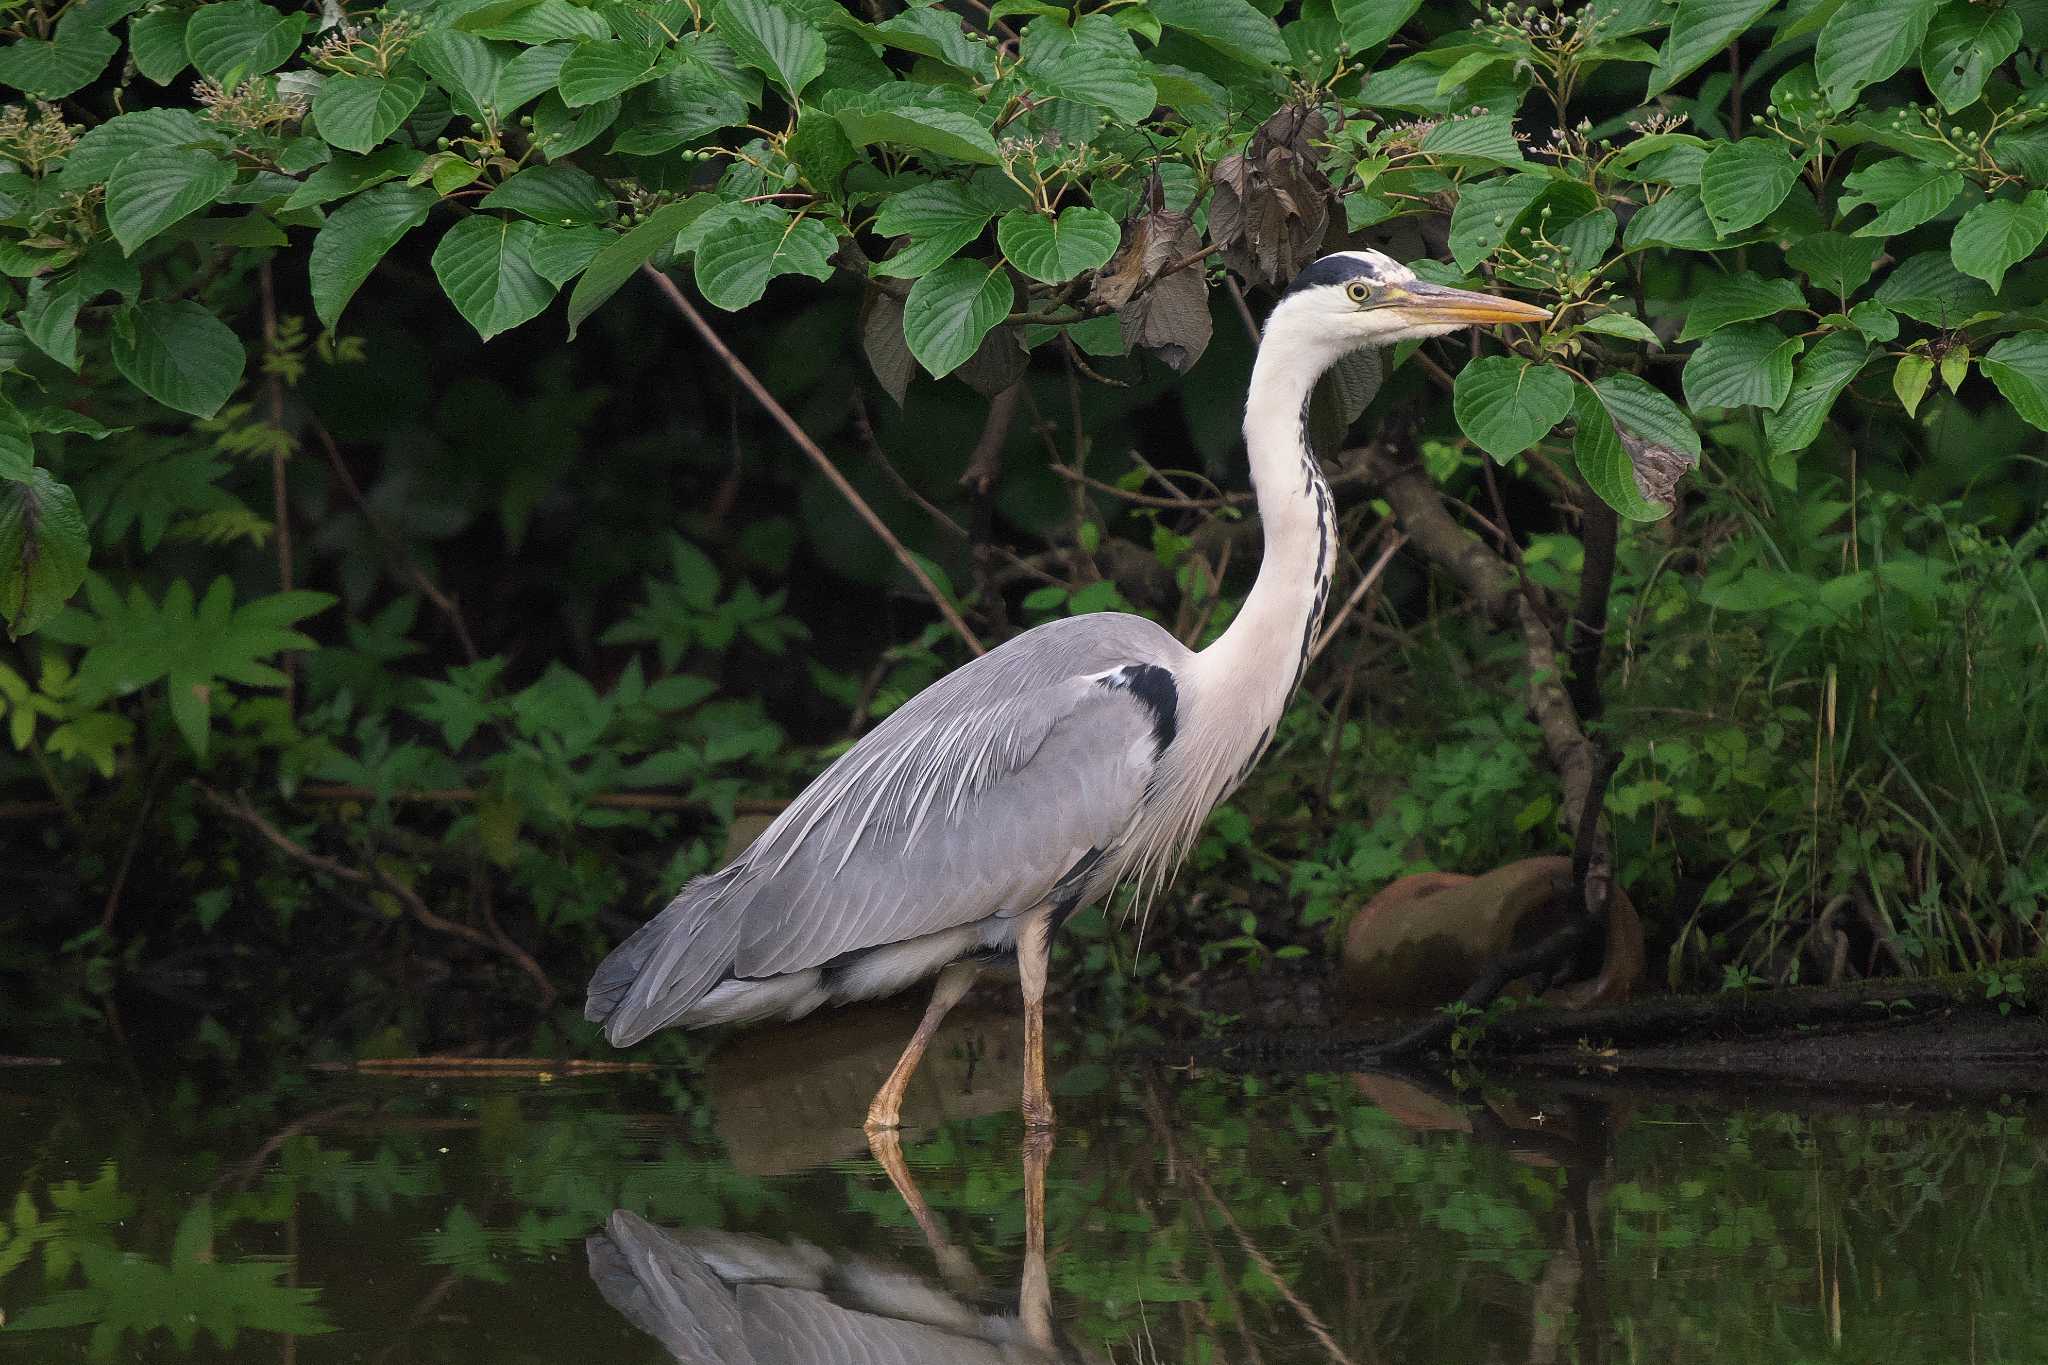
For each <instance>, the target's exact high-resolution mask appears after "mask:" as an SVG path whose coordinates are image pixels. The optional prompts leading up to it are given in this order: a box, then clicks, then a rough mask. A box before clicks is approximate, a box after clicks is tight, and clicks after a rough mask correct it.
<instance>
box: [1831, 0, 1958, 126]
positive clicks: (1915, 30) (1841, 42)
mask: <svg viewBox="0 0 2048 1365" xmlns="http://www.w3.org/2000/svg"><path fill="white" fill-rule="evenodd" d="M1941 5H1942V0H1843V3H1842V6H1841V8H1839V9H1837V10H1836V11H1835V12H1834V15H1833V16H1832V17H1831V18H1829V20H1828V21H1827V23H1825V24H1823V25H1822V26H1821V30H1820V41H1819V42H1818V43H1817V44H1816V45H1815V47H1814V54H1813V68H1814V74H1815V75H1816V76H1818V77H1819V78H1820V88H1821V93H1822V94H1823V95H1825V96H1826V97H1827V102H1828V107H1829V108H1830V109H1833V110H1836V111H1837V112H1839V111H1841V110H1844V109H1847V108H1848V107H1849V106H1850V105H1851V104H1854V103H1855V102H1856V94H1857V92H1858V91H1860V90H1861V89H1863V87H1864V86H1866V85H1870V84H1872V83H1874V82H1876V81H1881V80H1883V79H1884V78H1885V77H1887V76H1889V75H1891V74H1892V73H1893V72H1895V71H1897V70H1898V69H1899V68H1900V67H1902V66H1904V65H1905V64H1906V63H1907V62H1908V61H1910V60H1911V59H1912V57H1913V55H1914V54H1915V53H1917V52H1918V51H1919V50H1920V44H1921V41H1922V40H1923V39H1925V38H1926V37H1927V28H1928V24H1929V23H1930V22H1931V21H1932V20H1933V18H1934V12H1935V11H1936V10H1938V9H1940V8H1941Z"/></svg>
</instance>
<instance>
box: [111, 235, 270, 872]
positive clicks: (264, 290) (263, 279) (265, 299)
mask: <svg viewBox="0 0 2048 1365" xmlns="http://www.w3.org/2000/svg"><path fill="white" fill-rule="evenodd" d="M256 281H257V286H258V293H259V295H260V296H261V299H262V303H263V351H264V355H263V360H264V366H263V368H264V379H263V388H264V392H265V394H266V395H267V396H268V397H269V399H270V425H271V426H272V427H274V428H275V429H276V430H277V434H278V435H279V436H280V437H283V438H284V439H283V440H281V441H280V442H279V443H278V444H277V445H276V446H275V447H274V448H273V449H272V450H271V452H270V503H271V519H272V521H273V522H274V523H275V524H276V527H277V590H278V591H279V592H290V591H291V590H292V510H291V502H290V500H289V499H288V498H287V497H286V495H285V477H284V463H285V460H286V459H287V458H289V456H290V454H291V452H290V450H289V449H288V446H289V445H290V444H291V443H292V442H291V436H290V433H289V432H287V431H286V430H285V425H284V379H283V377H282V376H280V375H279V374H278V373H277V371H276V370H274V369H272V368H271V365H270V361H271V359H272V357H273V355H274V354H275V352H276V349H277V286H276V283H275V282H274V281H273V280H272V278H271V274H270V258H269V257H268V256H266V257H264V258H263V265H262V267H261V268H260V269H259V270H258V271H257V272H256ZM298 663H299V661H298V656H297V655H296V654H293V653H290V652H287V653H286V654H285V656H284V658H283V659H282V660H281V665H282V667H283V669H284V709H285V711H286V712H287V713H296V711H297V707H296V705H295V704H294V701H295V696H296V690H297V687H298V674H299V668H298ZM110 908H111V907H110Z"/></svg>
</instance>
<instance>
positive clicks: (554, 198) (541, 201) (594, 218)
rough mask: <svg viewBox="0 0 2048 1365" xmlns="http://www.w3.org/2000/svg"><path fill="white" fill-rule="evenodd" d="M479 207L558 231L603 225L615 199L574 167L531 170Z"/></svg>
mask: <svg viewBox="0 0 2048 1365" xmlns="http://www.w3.org/2000/svg"><path fill="white" fill-rule="evenodd" d="M477 207H478V208H485V209H505V210H508V211H509V212H512V213H520V214H524V215H526V216H527V217H528V218H531V219H533V220H534V221H535V222H537V223H552V224H553V225H555V226H556V227H581V226H587V225H589V224H592V223H599V222H603V221H604V219H605V218H606V217H607V216H608V215H609V214H610V212H611V207H612V197H611V195H610V193H608V192H607V191H606V190H605V188H604V187H603V186H602V185H600V184H598V183H597V180H596V179H595V178H594V177H593V176H591V175H590V173H589V172H587V171H580V170H578V169H576V168H575V167H574V166H528V167H527V168H526V169H525V170H523V171H521V172H519V173H518V174H517V175H515V176H513V177H512V178H511V179H510V180H507V181H506V182H505V183H504V184H502V185H500V186H498V188H496V189H494V190H492V191H491V192H490V193H489V194H487V195H485V196H484V197H483V200H482V202H481V203H479V204H478V205H477Z"/></svg>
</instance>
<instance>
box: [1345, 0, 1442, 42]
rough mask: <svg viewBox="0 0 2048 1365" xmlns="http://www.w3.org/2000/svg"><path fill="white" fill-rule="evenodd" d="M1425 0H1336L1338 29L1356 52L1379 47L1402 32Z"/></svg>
mask: <svg viewBox="0 0 2048 1365" xmlns="http://www.w3.org/2000/svg"><path fill="white" fill-rule="evenodd" d="M1421 8H1422V0H1336V10H1337V30H1338V32H1340V33H1342V34H1343V35H1344V41H1345V42H1347V43H1349V44H1351V49H1352V51H1354V52H1363V51H1364V50H1365V49H1366V48H1369V47H1377V46H1379V45H1380V44H1381V43H1384V42H1385V41H1386V40H1387V39H1389V38H1391V37H1393V36H1394V35H1395V34H1396V33H1398V32H1400V30H1401V25H1403V24H1405V23H1407V22H1408V21H1409V20H1410V19H1412V18H1413V17H1414V16H1415V11H1417V10H1419V9H1421Z"/></svg>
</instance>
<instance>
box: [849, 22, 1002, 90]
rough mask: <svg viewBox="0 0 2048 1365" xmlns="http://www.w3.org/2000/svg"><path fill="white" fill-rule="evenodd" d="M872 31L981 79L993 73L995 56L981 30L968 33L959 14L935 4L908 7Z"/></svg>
mask: <svg viewBox="0 0 2048 1365" xmlns="http://www.w3.org/2000/svg"><path fill="white" fill-rule="evenodd" d="M874 35H875V37H877V38H880V39H881V40H882V41H883V42H885V43H887V44H888V45H889V46H891V47H896V48H901V49H903V50H904V51H906V52H915V53H918V54H920V55H922V56H926V57H930V58H933V59H934V60H936V61H941V62H944V63H946V65H948V66H951V67H955V68H957V69H959V70H961V71H965V72H968V73H969V74H971V75H974V76H977V77H979V78H980V79H982V80H989V79H992V78H993V77H994V75H995V60H994V58H993V57H991V56H990V54H989V49H988V47H987V46H985V45H984V42H983V41H977V39H979V38H981V36H982V35H980V34H970V33H969V32H968V31H967V30H966V28H964V27H963V26H962V24H961V22H960V16H958V15H957V14H954V13H953V12H952V11H950V10H947V9H943V8H941V7H939V6H937V5H931V6H927V7H924V8H911V9H906V10H904V11H903V12H902V13H901V14H898V15H895V16H894V17H892V18H890V19H889V20H888V21H886V22H884V23H880V24H877V25H875V29H874Z"/></svg>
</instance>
